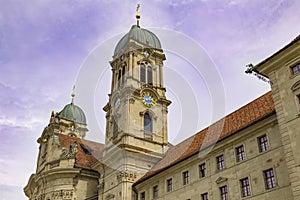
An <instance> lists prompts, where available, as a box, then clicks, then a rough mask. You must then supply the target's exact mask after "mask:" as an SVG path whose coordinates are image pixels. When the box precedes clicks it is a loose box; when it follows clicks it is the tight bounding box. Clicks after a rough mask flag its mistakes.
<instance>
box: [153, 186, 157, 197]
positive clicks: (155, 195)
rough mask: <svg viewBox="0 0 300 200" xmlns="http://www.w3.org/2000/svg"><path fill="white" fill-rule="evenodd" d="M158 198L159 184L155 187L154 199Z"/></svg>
mask: <svg viewBox="0 0 300 200" xmlns="http://www.w3.org/2000/svg"><path fill="white" fill-rule="evenodd" d="M157 198H158V185H156V186H154V187H153V199H157Z"/></svg>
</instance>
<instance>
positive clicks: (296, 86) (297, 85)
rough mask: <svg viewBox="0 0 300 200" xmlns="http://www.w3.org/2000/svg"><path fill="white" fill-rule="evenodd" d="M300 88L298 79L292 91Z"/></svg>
mask: <svg viewBox="0 0 300 200" xmlns="http://www.w3.org/2000/svg"><path fill="white" fill-rule="evenodd" d="M299 88H300V81H297V82H296V83H295V84H294V85H293V86H292V87H291V90H292V91H296V90H298V89H299Z"/></svg>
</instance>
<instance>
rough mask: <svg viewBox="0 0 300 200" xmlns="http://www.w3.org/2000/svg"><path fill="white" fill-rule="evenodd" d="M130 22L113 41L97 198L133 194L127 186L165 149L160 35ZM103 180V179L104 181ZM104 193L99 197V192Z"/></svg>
mask: <svg viewBox="0 0 300 200" xmlns="http://www.w3.org/2000/svg"><path fill="white" fill-rule="evenodd" d="M138 9H139V5H138V7H137V13H136V19H137V24H136V25H133V26H132V27H131V29H130V30H129V32H128V33H127V34H125V35H124V36H123V37H122V38H121V40H120V41H119V42H118V43H117V45H116V47H115V50H114V55H113V57H112V58H113V59H112V61H110V65H111V69H112V83H111V93H110V94H109V101H108V103H107V104H106V106H105V107H104V108H103V109H104V111H105V112H106V142H105V151H104V157H103V163H104V164H105V165H106V166H107V168H106V169H105V170H104V171H105V172H104V171H102V173H101V172H100V173H101V174H103V177H102V178H103V179H102V180H100V183H101V182H103V184H102V185H103V187H102V191H100V192H99V193H100V197H99V199H101V198H103V199H110V198H112V199H124V200H125V199H126V200H127V199H131V198H132V192H131V191H132V189H131V185H132V184H133V183H134V182H135V181H136V180H138V178H140V177H141V176H143V175H144V174H145V173H146V172H147V171H148V170H150V169H151V168H152V167H153V165H154V164H155V163H157V162H158V161H159V160H160V159H161V158H162V157H163V155H164V153H165V152H166V150H167V148H168V130H167V113H168V106H169V105H170V104H171V101H169V100H168V99H167V98H166V88H165V87H164V81H163V61H164V60H166V57H165V54H164V52H163V50H162V47H161V43H160V41H159V39H158V37H157V36H156V35H155V34H154V33H152V32H151V31H149V30H147V29H143V28H141V27H140V23H139V20H140V14H139V13H138ZM104 183H105V184H104ZM101 194H102V197H101Z"/></svg>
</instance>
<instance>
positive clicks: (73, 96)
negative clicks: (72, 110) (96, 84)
mask: <svg viewBox="0 0 300 200" xmlns="http://www.w3.org/2000/svg"><path fill="white" fill-rule="evenodd" d="M71 97H72V104H73V103H74V98H75V85H73V89H72V94H71Z"/></svg>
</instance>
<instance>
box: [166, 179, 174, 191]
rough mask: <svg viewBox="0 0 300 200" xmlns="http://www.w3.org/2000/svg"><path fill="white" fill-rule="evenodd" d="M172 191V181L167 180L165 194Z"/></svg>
mask: <svg viewBox="0 0 300 200" xmlns="http://www.w3.org/2000/svg"><path fill="white" fill-rule="evenodd" d="M172 190H173V181H172V179H171V178H170V179H168V180H167V192H171V191H172Z"/></svg>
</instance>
